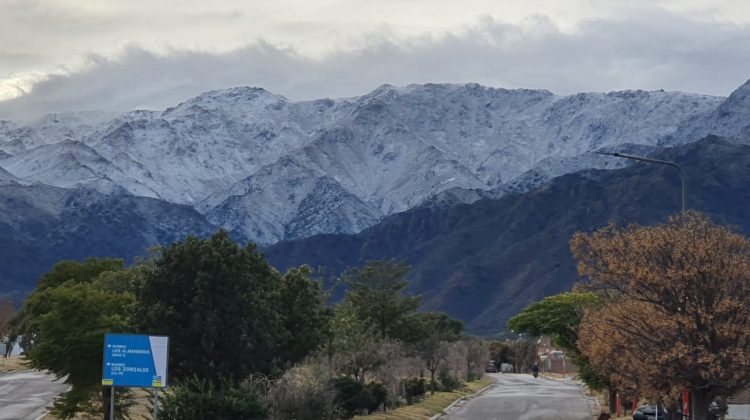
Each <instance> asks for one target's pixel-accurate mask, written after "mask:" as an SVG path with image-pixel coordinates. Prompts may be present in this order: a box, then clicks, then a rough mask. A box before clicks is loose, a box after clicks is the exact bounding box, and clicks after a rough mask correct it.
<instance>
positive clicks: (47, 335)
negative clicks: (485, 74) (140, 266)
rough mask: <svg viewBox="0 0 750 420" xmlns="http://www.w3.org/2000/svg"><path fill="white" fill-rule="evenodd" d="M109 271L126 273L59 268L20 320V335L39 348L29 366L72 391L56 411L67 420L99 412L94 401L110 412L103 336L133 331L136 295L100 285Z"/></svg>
mask: <svg viewBox="0 0 750 420" xmlns="http://www.w3.org/2000/svg"><path fill="white" fill-rule="evenodd" d="M108 270H123V264H122V262H121V261H117V260H109V259H102V260H94V259H90V260H86V261H85V262H83V263H79V262H76V261H64V262H61V263H58V264H56V265H55V266H54V267H53V268H52V270H50V271H49V272H48V273H45V274H44V275H43V276H42V277H41V278H40V281H39V283H38V288H37V289H36V290H35V291H34V292H33V293H32V294H31V295H30V296H29V297H28V298H27V299H26V301H25V302H24V306H23V308H22V311H21V312H20V314H19V318H18V319H19V321H18V325H17V329H18V333H21V334H26V335H31V336H33V338H34V346H32V347H30V348H27V349H26V350H27V353H26V356H27V358H28V360H29V364H30V366H31V367H32V368H35V369H42V370H49V371H51V372H52V373H54V374H55V376H56V377H58V378H65V382H66V383H68V384H70V385H71V389H70V391H68V392H66V393H65V394H63V396H62V398H60V399H58V400H56V401H55V403H54V407H53V410H52V411H53V413H54V414H56V415H57V416H59V417H62V418H70V417H73V416H74V415H75V414H76V413H78V412H80V411H91V410H95V409H96V408H97V407H95V406H94V405H92V402H93V401H92V400H93V399H95V398H98V399H99V400H100V402H101V407H103V408H104V410H105V412H106V407H107V405H108V404H107V402H108V397H109V393H108V392H105V389H104V387H102V386H101V366H102V346H103V344H104V334H105V333H107V332H126V331H128V329H129V315H130V313H131V311H132V306H133V304H134V297H133V295H132V294H131V293H129V292H127V291H113V290H109V289H107V288H106V287H103V286H102V285H101V284H98V283H97V279H98V278H99V277H100V276H103V275H105V274H106V273H108V272H109V271H108ZM105 416H106V414H105Z"/></svg>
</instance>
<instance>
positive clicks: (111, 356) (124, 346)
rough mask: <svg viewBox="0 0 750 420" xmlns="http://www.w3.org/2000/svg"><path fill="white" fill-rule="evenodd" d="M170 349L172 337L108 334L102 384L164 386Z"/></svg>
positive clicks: (105, 341)
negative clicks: (170, 338)
mask: <svg viewBox="0 0 750 420" xmlns="http://www.w3.org/2000/svg"><path fill="white" fill-rule="evenodd" d="M168 352H169V337H163V336H153V335H132V334H106V335H105V336H104V364H103V366H102V385H109V386H122V387H142V388H164V387H166V386H167V354H168Z"/></svg>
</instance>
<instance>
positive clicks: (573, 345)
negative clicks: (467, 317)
mask: <svg viewBox="0 0 750 420" xmlns="http://www.w3.org/2000/svg"><path fill="white" fill-rule="evenodd" d="M599 302H600V299H599V296H598V295H597V294H595V293H592V292H585V293H569V292H568V293H561V294H559V295H554V296H548V297H546V298H544V299H542V300H540V301H537V302H534V303H531V304H530V305H528V306H527V307H525V308H524V309H523V310H521V312H519V313H518V314H517V315H515V316H514V317H512V318H511V319H510V320H509V321H508V327H509V328H511V329H512V330H514V331H516V332H519V333H529V334H531V335H533V336H542V335H546V336H549V337H551V338H552V339H553V340H554V341H555V343H557V345H559V346H560V348H562V349H563V350H565V352H566V353H567V354H568V355H569V356H570V358H571V359H572V361H573V363H574V364H575V365H576V366H577V367H578V369H579V371H578V376H579V377H580V378H581V379H582V380H583V381H584V382H585V383H586V384H587V385H588V386H589V387H591V388H593V389H602V388H605V387H610V394H611V395H610V399H611V400H612V399H613V398H614V395H615V390H614V389H613V388H612V387H611V385H610V382H609V378H608V377H607V376H605V375H601V374H598V373H597V370H596V368H595V367H593V366H591V362H590V360H589V359H588V358H587V357H586V356H584V355H583V354H582V353H581V351H580V350H579V349H578V328H579V326H580V324H581V319H582V318H583V316H584V313H585V311H586V310H587V309H590V308H595V307H597V306H598V305H599ZM610 409H614V404H610Z"/></svg>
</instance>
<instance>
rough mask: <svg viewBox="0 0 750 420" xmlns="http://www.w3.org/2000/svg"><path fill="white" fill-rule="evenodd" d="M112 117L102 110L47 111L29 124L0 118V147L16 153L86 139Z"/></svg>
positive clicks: (10, 152) (2, 149)
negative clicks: (48, 112) (51, 112)
mask: <svg viewBox="0 0 750 420" xmlns="http://www.w3.org/2000/svg"><path fill="white" fill-rule="evenodd" d="M112 117H113V115H112V114H111V113H108V112H103V111H87V112H68V113H55V114H48V115H45V116H43V117H41V118H39V119H36V120H34V121H31V122H29V123H28V124H20V123H14V122H12V121H0V150H1V151H4V152H6V153H9V154H15V153H18V152H21V151H24V150H29V149H33V148H35V147H39V146H44V145H48V144H55V143H59V142H62V141H71V140H72V141H85V139H87V138H89V137H90V136H91V135H93V134H94V133H95V131H96V130H97V128H99V127H100V126H101V125H102V124H104V123H106V122H107V121H108V120H110V119H111V118H112Z"/></svg>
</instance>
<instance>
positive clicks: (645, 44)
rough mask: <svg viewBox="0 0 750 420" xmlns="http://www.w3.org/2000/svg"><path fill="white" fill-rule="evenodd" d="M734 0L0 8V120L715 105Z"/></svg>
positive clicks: (747, 27)
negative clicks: (546, 96) (494, 100)
mask: <svg viewBox="0 0 750 420" xmlns="http://www.w3.org/2000/svg"><path fill="white" fill-rule="evenodd" d="M747 79H750V1H746V0H269V1H266V0H211V1H206V0H200V1H193V0H182V1H174V0H158V1H155V0H127V1H124V0H38V1H34V0H0V119H16V118H29V117H33V116H37V115H40V114H43V113H48V112H59V111H74V110H91V109H107V110H115V111H123V110H130V109H135V108H146V109H163V108H165V107H168V106H172V105H175V104H176V103H178V102H181V101H183V100H185V99H187V98H190V97H192V96H195V95H196V94H198V93H200V92H203V91H206V90H211V89H221V88H228V87H232V86H237V85H251V86H260V87H264V88H266V89H268V90H270V91H272V92H274V93H278V94H281V95H284V96H286V97H287V98H290V99H293V100H299V99H312V98H321V97H342V96H354V95H361V94H364V93H367V92H368V91H370V90H372V89H374V88H376V87H377V86H379V85H381V84H384V83H389V84H393V85H406V84H410V83H427V82H452V83H466V82H477V83H481V84H484V85H488V86H493V87H505V88H518V87H524V88H542V89H548V90H551V91H553V92H555V93H560V94H568V93H573V92H579V91H609V90H620V89H648V90H653V89H665V90H681V91H688V92H697V93H706V94H713V95H728V94H729V93H730V92H731V91H732V90H733V89H734V88H736V87H737V86H739V85H740V84H742V83H744V82H745V81H746V80H747Z"/></svg>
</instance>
